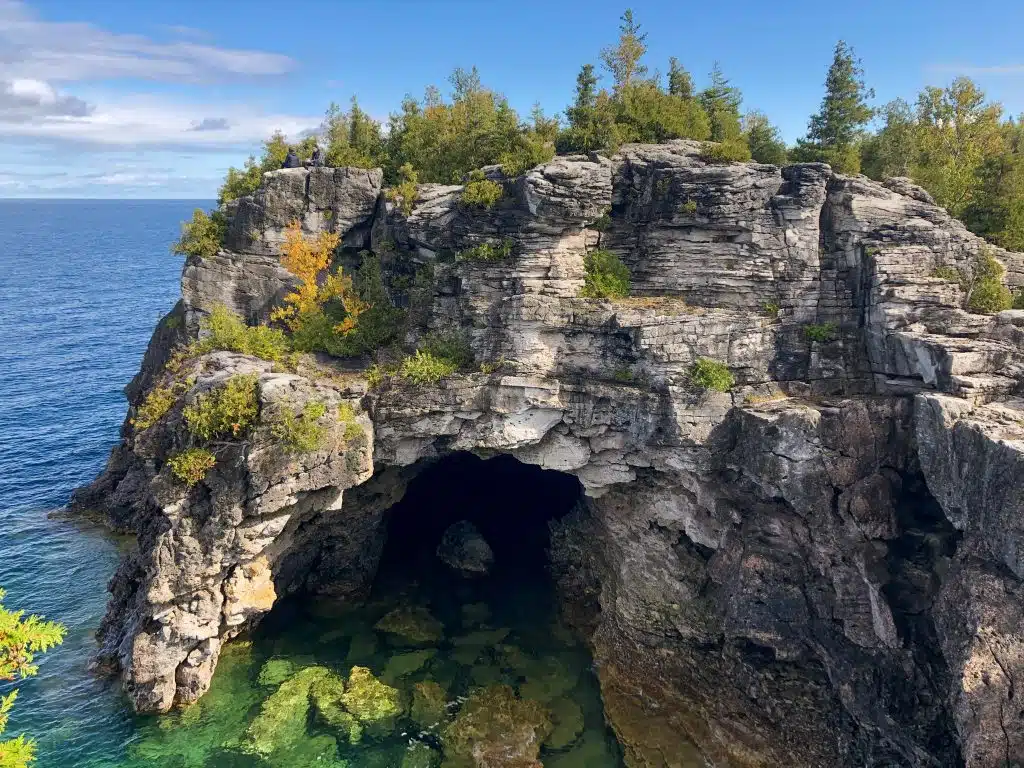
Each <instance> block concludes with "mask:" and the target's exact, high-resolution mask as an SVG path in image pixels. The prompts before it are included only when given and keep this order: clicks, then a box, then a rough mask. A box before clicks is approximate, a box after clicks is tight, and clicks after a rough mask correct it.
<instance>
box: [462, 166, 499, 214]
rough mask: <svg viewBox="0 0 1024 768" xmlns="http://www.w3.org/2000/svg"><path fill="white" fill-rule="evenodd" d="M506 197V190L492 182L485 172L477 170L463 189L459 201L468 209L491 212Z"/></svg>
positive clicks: (470, 175) (472, 173)
mask: <svg viewBox="0 0 1024 768" xmlns="http://www.w3.org/2000/svg"><path fill="white" fill-rule="evenodd" d="M504 195H505V188H504V187H503V186H501V184H499V183H498V182H496V181H491V180H490V179H488V178H487V177H486V176H484V172H483V171H481V170H479V169H477V170H474V171H472V172H471V173H470V174H469V181H468V182H467V183H466V186H464V187H463V188H462V194H461V195H460V196H459V201H460V202H461V203H462V205H463V206H465V207H466V208H483V209H484V210H490V209H491V208H493V207H494V206H495V205H496V204H497V203H498V201H499V200H501V198H502V197H504Z"/></svg>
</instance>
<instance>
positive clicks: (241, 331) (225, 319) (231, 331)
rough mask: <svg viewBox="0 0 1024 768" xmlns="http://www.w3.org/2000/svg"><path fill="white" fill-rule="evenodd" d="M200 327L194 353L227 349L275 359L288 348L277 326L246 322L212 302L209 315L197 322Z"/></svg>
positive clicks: (271, 359) (280, 358)
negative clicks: (203, 333) (200, 337)
mask: <svg viewBox="0 0 1024 768" xmlns="http://www.w3.org/2000/svg"><path fill="white" fill-rule="evenodd" d="M200 327H201V328H202V329H203V331H204V332H205V333H206V335H205V336H204V337H203V338H202V339H200V340H199V341H198V342H196V344H195V346H194V348H193V350H192V351H193V353H194V354H197V355H202V354H206V353H207V352H213V351H215V350H226V351H228V352H238V353H240V354H243V355H252V356H253V357H258V358H260V359H261V360H270V361H271V362H278V361H280V360H283V359H284V358H285V357H286V356H287V355H288V353H289V351H290V349H289V344H288V338H287V337H286V336H285V335H284V333H283V332H282V331H281V330H280V329H278V328H271V327H269V326H266V325H256V326H250V325H246V324H245V322H244V321H243V320H242V318H240V317H239V316H238V315H236V314H235V313H234V312H232V311H231V310H230V309H228V308H227V307H226V306H224V305H223V304H217V305H215V306H214V308H213V309H212V310H211V311H210V314H209V315H208V316H207V317H205V318H203V320H202V321H200Z"/></svg>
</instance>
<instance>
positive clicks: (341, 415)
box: [338, 403, 363, 442]
mask: <svg viewBox="0 0 1024 768" xmlns="http://www.w3.org/2000/svg"><path fill="white" fill-rule="evenodd" d="M338 422H339V423H340V424H341V425H342V426H344V428H345V430H344V437H345V442H351V441H353V440H355V439H356V438H357V437H359V436H360V435H362V434H363V428H362V427H361V426H359V422H358V421H357V420H356V412H355V409H354V408H353V407H352V406H351V405H350V404H349V403H342V404H341V405H339V406H338Z"/></svg>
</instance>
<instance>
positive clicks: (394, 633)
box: [374, 606, 444, 645]
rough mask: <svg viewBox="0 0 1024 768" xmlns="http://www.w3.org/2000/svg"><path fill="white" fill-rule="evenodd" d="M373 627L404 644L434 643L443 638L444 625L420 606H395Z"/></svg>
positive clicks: (393, 640)
mask: <svg viewBox="0 0 1024 768" xmlns="http://www.w3.org/2000/svg"><path fill="white" fill-rule="evenodd" d="M374 629H377V630H379V631H381V632H384V633H386V634H387V635H388V639H389V640H391V641H392V642H395V643H398V644H404V645H436V644H437V643H439V642H440V641H441V640H442V639H443V638H444V625H443V624H442V623H441V622H440V621H438V620H437V619H435V618H434V617H433V616H432V615H431V614H430V611H428V610H427V609H426V608H422V607H420V606H412V607H402V608H396V609H395V610H393V611H391V612H390V613H387V614H386V615H385V616H384V617H383V618H382V619H381V620H380V621H378V622H377V623H376V624H374Z"/></svg>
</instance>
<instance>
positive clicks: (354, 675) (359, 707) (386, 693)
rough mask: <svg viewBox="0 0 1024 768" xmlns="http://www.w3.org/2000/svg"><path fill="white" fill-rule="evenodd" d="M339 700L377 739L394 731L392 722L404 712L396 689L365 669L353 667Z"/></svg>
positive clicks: (400, 697)
mask: <svg viewBox="0 0 1024 768" xmlns="http://www.w3.org/2000/svg"><path fill="white" fill-rule="evenodd" d="M341 700H342V703H343V704H344V705H345V709H346V710H348V711H349V712H350V713H352V715H354V716H355V718H356V719H357V720H358V721H359V722H360V723H361V724H362V725H363V726H364V728H365V729H366V731H367V732H368V733H371V734H373V735H378V736H383V735H386V734H389V733H391V732H392V731H394V729H395V721H396V720H397V719H398V717H399V716H401V715H402V713H403V712H404V711H405V709H404V707H403V706H402V696H401V694H400V693H399V692H398V690H396V689H395V688H392V687H391V686H390V685H386V684H385V683H382V682H381V681H380V680H378V679H377V678H376V677H374V676H373V673H372V672H371V671H370V670H369V669H367V668H366V667H352V671H351V672H350V673H349V677H348V685H347V686H346V690H345V693H344V694H342V696H341Z"/></svg>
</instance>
